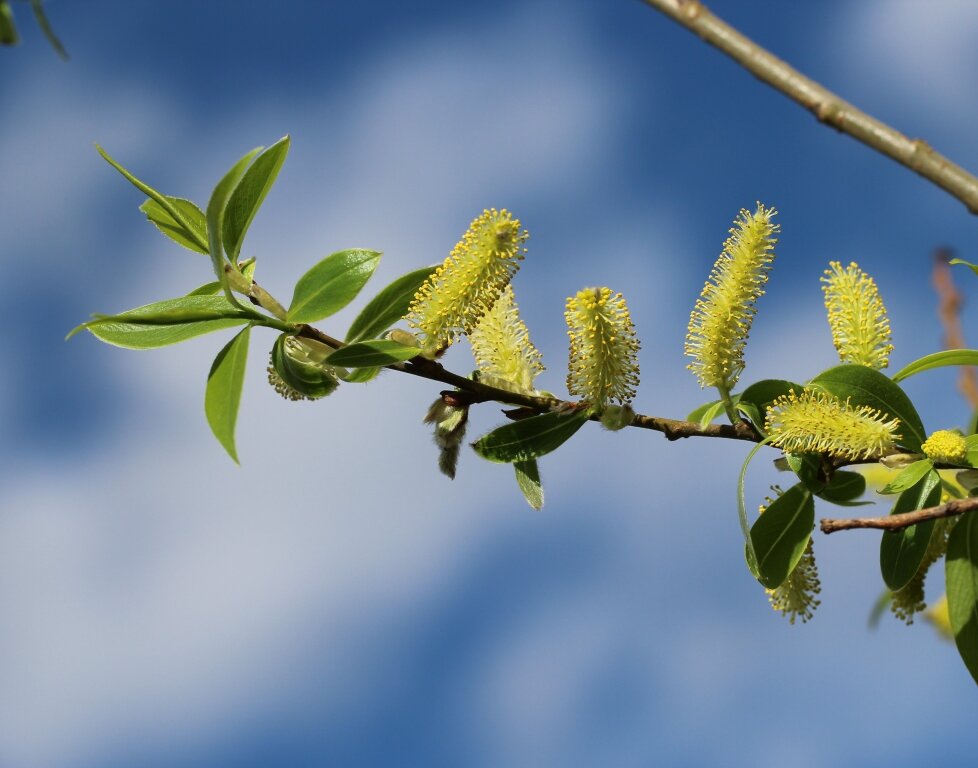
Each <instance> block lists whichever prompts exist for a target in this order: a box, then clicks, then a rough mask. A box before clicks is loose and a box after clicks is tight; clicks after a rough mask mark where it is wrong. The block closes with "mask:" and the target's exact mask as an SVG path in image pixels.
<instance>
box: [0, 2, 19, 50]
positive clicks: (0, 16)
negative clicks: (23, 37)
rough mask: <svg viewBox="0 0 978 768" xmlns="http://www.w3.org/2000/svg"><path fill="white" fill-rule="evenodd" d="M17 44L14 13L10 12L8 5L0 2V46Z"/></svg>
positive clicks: (17, 37)
mask: <svg viewBox="0 0 978 768" xmlns="http://www.w3.org/2000/svg"><path fill="white" fill-rule="evenodd" d="M19 42H20V37H19V36H18V35H17V25H16V24H14V12H13V11H12V10H10V5H9V4H8V3H6V2H0V45H17V43H19Z"/></svg>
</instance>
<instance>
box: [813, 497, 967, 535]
mask: <svg viewBox="0 0 978 768" xmlns="http://www.w3.org/2000/svg"><path fill="white" fill-rule="evenodd" d="M974 509H978V498H975V497H970V498H967V499H951V501H949V502H947V503H946V504H941V505H939V506H936V507H927V508H926V509H918V510H915V511H913V512H903V513H901V514H898V515H887V516H886V517H853V518H850V519H848V520H845V519H843V520H836V519H832V518H827V517H826V518H822V520H821V521H819V527H820V528H821V529H822V533H835V532H836V531H847V530H850V529H852V528H876V529H879V530H883V531H899V530H901V529H903V528H909V527H910V526H911V525H916V524H917V523H922V522H924V521H925V520H939V519H940V518H942V517H955V516H956V515H963V514H964V513H965V512H971V511H972V510H974Z"/></svg>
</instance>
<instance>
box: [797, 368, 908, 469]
mask: <svg viewBox="0 0 978 768" xmlns="http://www.w3.org/2000/svg"><path fill="white" fill-rule="evenodd" d="M809 386H812V387H817V388H819V389H823V390H825V391H826V392H828V393H830V394H832V395H834V396H835V397H837V398H838V399H840V400H842V401H845V400H849V404H850V405H854V406H860V405H866V406H869V407H870V408H874V409H876V410H878V411H880V412H882V413H883V414H884V415H888V416H889V417H891V418H897V419H899V420H900V427H899V430H898V432H899V434H900V435H901V439H900V445H902V446H905V447H907V448H909V449H910V450H912V451H916V452H919V451H920V446H921V445H922V444H923V442H924V440H926V439H927V433H926V432H925V431H924V425H923V423H922V422H921V421H920V416H919V415H918V414H917V409H916V408H914V405H913V403H912V402H910V398H909V397H907V395H906V394H905V393H904V391H903V390H902V389H900V387H898V386H897V385H896V384H894V383H893V381H891V380H890V379H889V378H888V377H886V376H885V375H883V374H882V373H880V372H879V371H877V370H874V369H872V368H868V367H867V366H865V365H854V364H848V365H837V366H835V367H834V368H829V369H828V370H826V371H822V373H820V374H819V375H818V376H816V377H815V378H814V379H812V380H811V381H810V382H809Z"/></svg>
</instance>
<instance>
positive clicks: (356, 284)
mask: <svg viewBox="0 0 978 768" xmlns="http://www.w3.org/2000/svg"><path fill="white" fill-rule="evenodd" d="M379 262H380V253H379V252H377V251H367V250H363V249H360V248H353V249H350V250H347V251H338V252H337V253H334V254H331V255H330V256H327V257H326V258H325V259H323V260H322V261H320V262H319V263H318V264H316V266H314V267H313V268H312V269H310V270H309V271H308V272H306V274H304V275H303V276H302V277H300V278H299V282H297V283H296V284H295V292H294V293H293V294H292V304H291V305H290V306H289V322H292V323H314V322H316V321H317V320H322V319H323V318H324V317H329V316H330V315H332V314H334V313H336V312H339V311H340V310H341V309H343V307H345V306H346V305H347V304H349V303H350V302H351V301H353V299H354V298H356V295H357V294H358V293H360V291H361V289H362V288H363V286H364V285H365V284H366V282H367V280H369V279H370V276H371V275H372V274H373V273H374V270H375V269H377V264H378V263H379Z"/></svg>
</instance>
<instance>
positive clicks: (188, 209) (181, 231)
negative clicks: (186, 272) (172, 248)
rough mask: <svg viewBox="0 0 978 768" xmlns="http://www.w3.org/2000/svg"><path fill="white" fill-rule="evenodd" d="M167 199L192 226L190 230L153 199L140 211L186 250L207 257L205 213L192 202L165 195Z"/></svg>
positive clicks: (140, 207) (143, 205) (147, 201)
mask: <svg viewBox="0 0 978 768" xmlns="http://www.w3.org/2000/svg"><path fill="white" fill-rule="evenodd" d="M165 197H166V199H167V200H169V201H170V203H172V204H173V207H174V208H176V209H177V210H178V211H180V212H181V213H182V214H183V217H184V220H185V221H186V222H187V224H188V225H189V226H190V229H189V230H188V229H185V228H184V225H183V224H181V223H180V222H179V221H177V220H176V219H174V218H173V217H172V216H171V215H170V214H169V213H167V212H166V211H165V210H164V209H163V206H161V205H160V204H159V203H158V202H156V201H155V200H154V199H153V198H148V199H147V200H146V202H145V203H143V204H142V205H141V206H139V210H141V211H142V212H143V213H145V214H146V218H147V219H148V220H149V222H150V223H151V224H153V225H154V226H155V227H156V228H157V229H158V230H159V231H160V232H162V233H163V234H164V235H166V236H167V237H169V238H170V239H171V240H173V241H175V242H177V243H179V244H180V245H182V246H183V247H184V248H189V249H190V250H191V251H196V252H197V253H203V254H205V255H206V254H207V219H205V218H204V212H203V211H201V210H200V208H198V207H197V206H196V205H194V204H193V203H192V202H191V201H190V200H184V199H183V198H182V197H171V196H169V195H165Z"/></svg>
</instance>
